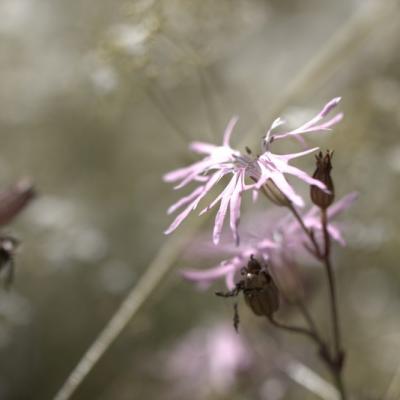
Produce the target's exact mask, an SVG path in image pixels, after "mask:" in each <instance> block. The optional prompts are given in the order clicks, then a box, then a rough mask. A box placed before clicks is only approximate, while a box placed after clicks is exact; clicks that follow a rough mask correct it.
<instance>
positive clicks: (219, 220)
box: [213, 175, 237, 245]
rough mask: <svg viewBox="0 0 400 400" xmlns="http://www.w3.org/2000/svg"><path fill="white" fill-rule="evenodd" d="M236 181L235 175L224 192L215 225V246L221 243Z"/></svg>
mask: <svg viewBox="0 0 400 400" xmlns="http://www.w3.org/2000/svg"><path fill="white" fill-rule="evenodd" d="M236 181H237V176H236V175H234V176H233V177H232V179H231V181H230V182H229V183H228V185H227V187H226V188H225V190H224V192H223V193H224V194H223V196H222V198H221V205H220V207H219V210H218V212H217V215H216V217H215V224H214V230H213V242H214V244H215V245H217V244H218V243H219V240H220V238H221V231H222V226H223V223H224V219H225V215H226V211H227V208H228V204H229V201H230V198H231V195H232V192H233V190H234V188H235V186H236Z"/></svg>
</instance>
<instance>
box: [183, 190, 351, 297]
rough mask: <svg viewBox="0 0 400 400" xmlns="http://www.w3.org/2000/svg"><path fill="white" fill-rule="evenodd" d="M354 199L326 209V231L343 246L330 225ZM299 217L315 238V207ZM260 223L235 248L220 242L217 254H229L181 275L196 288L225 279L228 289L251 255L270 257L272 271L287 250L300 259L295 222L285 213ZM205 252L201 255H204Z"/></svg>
mask: <svg viewBox="0 0 400 400" xmlns="http://www.w3.org/2000/svg"><path fill="white" fill-rule="evenodd" d="M356 198H357V193H355V192H353V193H349V194H348V195H346V196H344V197H343V198H342V199H340V200H339V201H337V202H336V203H334V204H333V205H332V206H331V207H330V208H328V222H329V224H328V232H329V234H330V236H331V237H332V239H334V240H335V241H337V242H339V243H340V244H341V245H345V241H344V238H343V235H342V234H341V232H340V229H339V228H338V227H337V226H336V225H334V224H332V220H333V219H334V218H336V216H337V215H339V214H340V213H342V212H343V211H345V210H347V209H348V208H349V207H350V206H351V205H352V204H353V203H354V201H355V200H356ZM263 218H265V219H266V220H268V215H265V213H264V214H261V215H260V214H258V215H257V217H256V218H255V219H256V220H259V221H260V220H262V219H263ZM303 220H304V223H305V225H306V226H307V227H308V228H310V229H313V230H314V232H315V234H316V237H317V238H318V234H319V233H320V232H321V229H322V228H321V223H320V219H319V215H318V209H317V207H312V208H311V209H310V210H309V211H307V212H306V213H305V214H304V215H303ZM260 226H261V227H262V228H261V229H258V230H257V229H256V230H254V231H253V232H252V235H251V236H250V237H249V238H248V239H247V240H245V241H244V242H245V243H244V244H241V245H240V246H238V247H235V246H232V245H231V244H229V243H227V244H224V243H223V244H222V245H221V246H219V247H218V250H219V252H220V253H221V254H222V253H224V254H230V256H229V257H228V258H225V259H224V260H223V261H222V262H221V263H219V264H218V265H216V266H214V267H212V268H209V269H204V270H196V269H185V270H183V271H182V272H181V273H182V275H183V276H184V277H185V278H186V279H188V280H189V281H192V282H194V283H196V284H197V285H198V286H199V287H200V288H207V287H209V286H210V285H211V284H212V283H214V282H215V281H216V280H219V279H221V278H222V279H224V280H225V283H226V286H227V287H228V289H230V290H231V289H233V288H234V287H235V278H236V274H237V273H238V271H240V269H241V268H242V267H244V266H245V265H246V264H247V261H248V259H249V258H250V256H251V255H253V256H254V257H256V258H257V259H258V260H260V261H265V262H268V260H270V258H273V260H274V263H273V264H274V266H273V267H274V270H275V271H273V272H278V273H279V271H278V269H279V263H280V262H286V261H287V259H288V254H289V253H290V258H292V259H295V258H301V255H305V254H308V253H306V251H305V247H304V243H306V242H307V240H308V238H307V237H306V235H305V233H304V232H303V231H302V229H301V227H300V225H299V223H298V221H296V220H295V219H294V218H293V217H292V216H291V215H287V216H285V217H284V218H281V219H280V220H278V221H276V222H274V223H270V224H263V225H260ZM199 246H201V243H198V241H197V242H196V247H199ZM283 253H287V254H283ZM206 255H207V254H204V256H206ZM213 256H217V254H216V251H213Z"/></svg>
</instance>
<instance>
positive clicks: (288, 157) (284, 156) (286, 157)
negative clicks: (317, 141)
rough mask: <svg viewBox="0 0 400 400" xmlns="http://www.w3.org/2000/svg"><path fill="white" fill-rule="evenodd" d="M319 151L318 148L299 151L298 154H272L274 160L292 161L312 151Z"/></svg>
mask: <svg viewBox="0 0 400 400" xmlns="http://www.w3.org/2000/svg"><path fill="white" fill-rule="evenodd" d="M317 150H319V147H313V148H312V149H308V150H304V151H300V152H299V153H290V154H279V155H278V154H274V158H275V157H276V158H280V159H282V160H285V161H289V160H293V159H294V158H299V157H303V156H306V155H307V154H310V153H313V152H314V151H317Z"/></svg>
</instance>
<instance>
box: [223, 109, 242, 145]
mask: <svg viewBox="0 0 400 400" xmlns="http://www.w3.org/2000/svg"><path fill="white" fill-rule="evenodd" d="M238 120H239V117H236V116H235V117H233V118H231V119H230V121H229V122H228V125H227V127H226V129H225V132H224V138H223V141H222V144H223V145H224V146H228V147H230V140H231V135H232V131H233V128H234V127H235V125H236V123H237V122H238Z"/></svg>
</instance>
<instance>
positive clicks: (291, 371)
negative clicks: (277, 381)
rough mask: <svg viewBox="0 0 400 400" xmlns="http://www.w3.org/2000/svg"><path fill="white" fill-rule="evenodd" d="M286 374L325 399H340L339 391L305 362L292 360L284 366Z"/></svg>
mask: <svg viewBox="0 0 400 400" xmlns="http://www.w3.org/2000/svg"><path fill="white" fill-rule="evenodd" d="M284 370H285V372H286V374H287V375H288V376H289V377H290V378H291V379H293V380H294V381H295V382H296V383H298V384H299V385H301V386H303V387H305V388H306V389H308V390H309V391H310V392H312V393H314V394H316V395H317V396H318V397H320V398H321V399H324V400H339V399H340V396H339V392H338V391H337V390H336V388H335V387H333V386H332V385H331V384H330V383H329V382H327V381H326V380H325V379H323V378H321V377H320V376H319V375H318V374H317V373H316V372H314V371H313V370H312V369H310V368H308V367H307V366H305V365H304V364H302V363H300V362H298V361H296V360H293V359H292V360H291V361H289V363H288V364H287V365H286V367H285V368H284Z"/></svg>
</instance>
